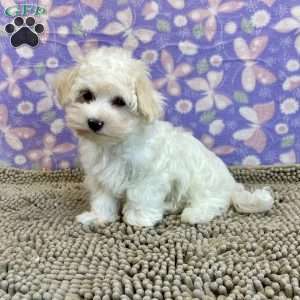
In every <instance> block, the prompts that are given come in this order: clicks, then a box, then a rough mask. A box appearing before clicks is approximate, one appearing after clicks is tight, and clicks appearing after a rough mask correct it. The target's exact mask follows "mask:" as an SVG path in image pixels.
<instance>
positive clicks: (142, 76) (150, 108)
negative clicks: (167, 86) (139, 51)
mask: <svg viewBox="0 0 300 300" xmlns="http://www.w3.org/2000/svg"><path fill="white" fill-rule="evenodd" d="M136 66H137V75H136V80H135V93H136V97H137V110H138V112H139V113H140V114H141V115H142V116H143V117H144V118H145V119H146V120H147V121H149V122H151V121H154V120H156V119H159V118H160V117H161V116H162V114H163V105H164V102H163V96H162V95H161V94H160V93H159V92H158V91H156V90H155V89H154V87H153V84H152V82H151V80H150V75H149V71H148V68H147V66H146V65H145V64H144V63H143V62H141V61H137V64H136Z"/></svg>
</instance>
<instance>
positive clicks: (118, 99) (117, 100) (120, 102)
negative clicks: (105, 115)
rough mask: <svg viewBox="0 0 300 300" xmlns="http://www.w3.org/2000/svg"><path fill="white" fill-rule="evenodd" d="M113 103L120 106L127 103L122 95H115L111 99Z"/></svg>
mask: <svg viewBox="0 0 300 300" xmlns="http://www.w3.org/2000/svg"><path fill="white" fill-rule="evenodd" d="M111 104H112V105H114V106H119V107H122V106H125V105H126V103H125V100H124V99H123V98H122V97H121V96H116V97H114V98H113V99H112V101H111Z"/></svg>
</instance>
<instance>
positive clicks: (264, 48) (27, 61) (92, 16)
mask: <svg viewBox="0 0 300 300" xmlns="http://www.w3.org/2000/svg"><path fill="white" fill-rule="evenodd" d="M27 2H28V3H29V2H30V1H27ZM37 3H38V5H39V6H40V7H43V8H45V9H46V14H43V15H40V16H35V19H36V22H37V23H40V24H43V26H44V31H43V32H42V33H41V34H40V35H39V36H38V38H39V44H38V46H37V47H35V48H32V47H30V46H28V45H24V44H23V45H22V46H20V47H18V48H13V47H12V45H11V43H10V36H9V35H8V34H7V33H6V32H5V30H4V28H5V26H6V25H7V24H8V23H12V22H13V20H14V17H10V16H6V15H5V14H4V12H3V11H4V9H5V8H8V7H11V6H14V5H15V1H12V0H1V1H0V5H1V11H2V15H0V165H3V166H8V165H9V166H14V167H19V168H46V169H57V168H67V167H75V166H77V161H78V158H77V147H76V145H77V141H76V138H75V137H74V136H73V134H72V132H71V131H70V130H69V129H68V128H66V126H65V122H64V112H63V111H62V109H61V107H60V106H59V104H58V103H57V101H56V99H55V93H54V91H53V88H52V84H51V81H52V78H53V75H54V74H55V73H56V72H57V71H58V70H59V69H61V68H66V67H68V66H70V65H72V64H74V63H75V62H77V61H79V60H80V59H81V58H82V56H84V55H85V54H86V53H87V52H88V51H90V50H91V49H94V48H97V47H99V46H103V45H115V46H121V47H124V48H127V49H129V50H130V51H132V52H133V55H134V56H135V57H137V58H140V59H142V60H143V61H144V62H145V63H147V64H148V65H149V67H150V68H151V77H152V80H153V84H154V85H155V87H156V88H157V89H159V90H160V92H161V93H162V94H163V95H164V96H165V98H166V100H167V109H166V113H165V118H166V119H167V120H169V121H171V122H172V123H174V124H175V125H176V126H180V127H184V128H185V129H187V130H188V131H191V132H192V133H193V134H194V136H195V137H196V138H198V139H199V140H200V141H201V142H202V143H204V144H205V145H206V147H208V148H209V149H210V150H212V151H214V152H215V153H216V154H217V155H219V156H220V157H221V158H222V159H223V160H224V161H225V162H226V163H227V164H229V165H233V164H243V165H260V164H267V165H269V164H277V163H285V164H288V163H295V162H299V161H300V155H299V153H300V134H299V132H300V113H299V100H300V4H299V1H298V0H290V1H285V0H247V1H246V0H197V1H196V0H191V1H187V0H166V1H158V0H116V1H108V0H78V1H74V0H73V1H72V0H68V1H62V0H57V1H55V0H40V1H32V4H33V5H36V4H37ZM24 18H25V19H26V16H25V17H24ZM17 30H18V28H17Z"/></svg>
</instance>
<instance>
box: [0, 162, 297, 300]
mask: <svg viewBox="0 0 300 300" xmlns="http://www.w3.org/2000/svg"><path fill="white" fill-rule="evenodd" d="M232 172H233V173H234V175H235V177H236V178H237V179H238V180H239V181H241V182H245V183H247V186H248V187H249V188H250V189H251V188H253V187H254V186H259V185H261V184H265V183H267V184H269V185H270V186H271V187H272V188H273V191H274V195H275V200H276V201H275V202H276V203H275V207H274V208H273V210H272V211H270V212H268V213H265V214H256V215H241V214H238V213H236V212H234V211H233V210H230V211H229V212H228V213H227V215H226V216H223V217H220V218H218V219H216V220H214V221H213V222H211V223H210V224H208V225H197V226H191V225H186V224H181V223H180V221H179V217H178V216H169V217H167V218H166V219H165V220H164V221H163V223H162V224H160V225H158V226H156V227H155V228H147V229H141V228H135V227H132V226H128V225H126V224H124V223H121V222H120V223H115V224H112V225H109V226H106V227H84V226H82V225H80V224H77V223H75V222H74V217H75V216H76V215H77V214H79V213H80V212H82V211H84V210H85V209H87V207H88V204H87V201H86V199H87V192H86V191H85V190H84V188H83V186H82V178H83V176H82V173H81V172H80V171H79V170H71V171H70V170H66V171H56V172H42V171H22V170H16V169H0V299H1V300H5V299H13V300H18V299H22V300H23V299H24V300H26V299H28V300H29V299H34V300H42V299H44V300H50V299H53V300H80V299H94V300H100V299H103V300H109V299H113V300H117V299H124V300H125V299H133V300H139V299H144V300H151V299H175V300H188V299H204V300H212V299H220V300H221V299H228V300H230V299H246V300H247V299H248V300H255V299H274V300H275V299H294V300H297V299H300V287H299V279H300V276H299V273H300V266H299V264H300V234H299V232H300V199H299V197H300V167H299V166H284V167H280V166H278V167H270V168H267V167H260V168H254V169H253V168H250V169H247V168H232Z"/></svg>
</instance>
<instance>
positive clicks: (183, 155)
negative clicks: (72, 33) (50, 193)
mask: <svg viewBox="0 0 300 300" xmlns="http://www.w3.org/2000/svg"><path fill="white" fill-rule="evenodd" d="M56 86H57V90H58V96H59V100H60V102H61V103H62V105H63V106H65V107H66V119H67V123H68V125H69V127H70V128H72V129H74V131H75V132H76V133H77V134H78V136H79V152H80V158H81V162H82V166H83V168H84V170H85V173H86V180H85V184H86V186H87V188H88V190H89V191H90V204H91V211H90V212H85V213H83V214H81V215H79V216H78V217H77V218H78V220H79V221H80V222H82V223H85V224H87V223H91V222H96V223H107V222H114V221H115V220H117V219H118V217H119V216H120V214H121V212H122V214H123V218H124V220H125V222H127V223H129V224H131V225H137V226H153V225H155V224H156V223H158V222H159V221H161V220H162V218H163V216H164V215H165V214H166V213H169V212H176V211H181V219H182V221H183V222H187V223H190V224H196V223H207V222H209V221H210V220H212V219H213V218H214V217H216V216H219V215H221V214H223V213H224V212H225V211H226V210H227V209H228V208H229V206H230V204H233V205H234V207H235V208H236V209H237V210H238V211H240V212H249V213H253V212H261V211H265V210H268V209H270V208H271V207H272V204H273V198H272V196H271V193H270V192H269V191H268V190H266V189H262V190H256V191H254V192H253V193H250V192H248V191H246V190H245V189H244V187H243V185H241V184H238V183H236V182H235V180H234V178H233V177H232V175H231V173H230V172H229V171H228V169H227V167H226V166H225V164H224V163H223V162H222V160H221V159H219V158H218V157H217V156H216V155H215V154H214V153H213V152H211V151H209V150H208V149H207V148H205V147H204V146H203V145H202V144H201V143H200V142H199V141H198V140H197V139H196V138H194V137H193V136H192V135H191V134H189V133H187V132H184V131H183V130H181V129H178V128H175V127H173V126H172V125H171V124H170V123H167V122H163V121H160V120H159V118H160V116H161V114H162V111H163V101H162V100H163V98H162V96H161V95H160V94H159V93H158V92H157V91H155V90H154V88H153V86H152V84H151V81H150V79H149V77H148V70H147V67H146V66H145V65H144V64H143V63H142V62H141V61H138V60H135V59H133V58H132V57H131V56H130V54H129V53H128V52H126V51H125V50H123V49H119V48H106V47H103V48H100V49H98V50H96V51H93V52H91V53H89V54H88V55H87V56H86V57H85V58H83V59H82V61H80V62H79V63H78V64H77V65H76V66H75V67H73V68H72V69H69V70H65V71H63V72H62V73H61V74H59V75H58V76H57V80H56ZM82 90H89V91H91V92H92V93H93V95H94V99H93V101H89V102H88V103H84V102H83V103H82V101H78V99H79V97H80V93H81V92H82ZM116 96H122V97H123V99H124V101H125V102H126V106H124V107H116V106H115V105H113V104H112V102H111V99H113V98H114V97H116ZM90 118H93V119H97V120H99V121H101V122H103V124H104V126H103V128H102V129H101V130H99V131H97V132H92V131H91V130H90V128H89V127H88V125H87V120H88V119H90Z"/></svg>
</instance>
